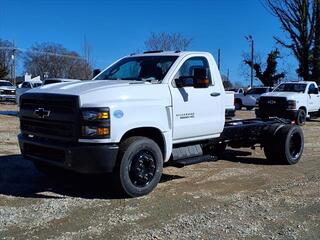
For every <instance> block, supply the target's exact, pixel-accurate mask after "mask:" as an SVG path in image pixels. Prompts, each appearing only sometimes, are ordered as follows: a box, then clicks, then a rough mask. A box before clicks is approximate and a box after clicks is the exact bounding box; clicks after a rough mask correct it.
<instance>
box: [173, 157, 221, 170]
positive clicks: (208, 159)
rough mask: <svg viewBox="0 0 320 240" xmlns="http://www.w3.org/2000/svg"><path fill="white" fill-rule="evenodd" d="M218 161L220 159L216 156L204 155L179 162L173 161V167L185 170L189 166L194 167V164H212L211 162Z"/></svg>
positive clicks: (179, 160)
mask: <svg viewBox="0 0 320 240" xmlns="http://www.w3.org/2000/svg"><path fill="white" fill-rule="evenodd" d="M217 160H218V158H217V157H216V156H212V155H204V156H199V157H192V158H184V159H178V160H175V161H172V163H171V166H174V167H177V168H183V167H185V166H188V165H193V164H197V163H202V162H211V161H212V162H214V161H217Z"/></svg>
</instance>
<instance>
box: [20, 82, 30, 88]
mask: <svg viewBox="0 0 320 240" xmlns="http://www.w3.org/2000/svg"><path fill="white" fill-rule="evenodd" d="M21 87H22V88H31V85H30V83H28V82H24V83H23V84H22V86H21Z"/></svg>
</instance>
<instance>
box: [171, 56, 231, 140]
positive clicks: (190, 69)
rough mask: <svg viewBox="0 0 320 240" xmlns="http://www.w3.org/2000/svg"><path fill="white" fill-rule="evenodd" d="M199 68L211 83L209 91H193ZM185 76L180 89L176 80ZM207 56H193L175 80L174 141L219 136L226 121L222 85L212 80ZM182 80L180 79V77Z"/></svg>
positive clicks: (179, 71)
mask: <svg viewBox="0 0 320 240" xmlns="http://www.w3.org/2000/svg"><path fill="white" fill-rule="evenodd" d="M196 68H206V69H207V76H208V78H209V80H210V86H209V87H208V88H194V87H193V78H192V76H193V74H194V69H196ZM179 77H183V79H184V87H180V88H178V87H177V86H176V84H175V79H178V78H179ZM212 78H213V75H212V73H211V71H210V67H209V62H208V59H207V58H206V57H191V58H188V59H187V60H185V61H184V62H183V64H182V65H181V67H180V68H178V70H177V72H176V74H175V75H174V79H172V87H171V94H172V99H173V100H172V101H173V140H174V141H175V142H184V141H188V139H189V141H190V140H192V139H201V138H203V139H205V138H206V136H207V137H208V136H213V135H216V134H220V133H221V131H222V129H223V125H224V119H225V106H224V101H223V98H224V92H223V93H222V91H223V89H221V88H222V85H219V84H215V83H214V80H213V79H212ZM180 79H181V78H180Z"/></svg>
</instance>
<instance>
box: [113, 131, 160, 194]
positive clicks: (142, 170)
mask: <svg viewBox="0 0 320 240" xmlns="http://www.w3.org/2000/svg"><path fill="white" fill-rule="evenodd" d="M162 168H163V157H162V153H161V150H160V148H159V146H158V144H157V143H155V142H154V141H153V140H151V139H149V138H146V137H130V138H128V139H126V140H125V141H124V142H123V143H121V144H120V149H119V156H118V164H117V170H116V171H115V173H114V177H115V178H116V182H117V185H118V187H119V190H121V192H123V193H125V194H126V195H128V196H130V197H139V196H143V195H147V194H148V193H150V192H151V191H152V190H153V189H154V188H155V187H156V186H157V184H158V183H159V182H160V179H161V175H162Z"/></svg>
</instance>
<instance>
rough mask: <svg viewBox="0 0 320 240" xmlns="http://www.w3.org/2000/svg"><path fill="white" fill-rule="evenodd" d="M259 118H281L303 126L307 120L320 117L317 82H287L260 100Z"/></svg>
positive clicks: (257, 111) (319, 95)
mask: <svg viewBox="0 0 320 240" xmlns="http://www.w3.org/2000/svg"><path fill="white" fill-rule="evenodd" d="M258 105H259V108H258V109H257V110H256V115H257V117H262V118H268V117H281V118H287V119H290V120H292V121H295V122H296V123H297V124H298V125H303V124H304V123H305V121H306V120H307V118H314V117H319V116H320V94H319V88H318V85H317V84H316V83H315V82H307V81H305V82H286V83H282V84H280V85H279V86H278V87H276V88H275V89H274V91H273V92H270V93H266V94H263V95H262V96H261V97H260V100H259V104H258Z"/></svg>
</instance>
